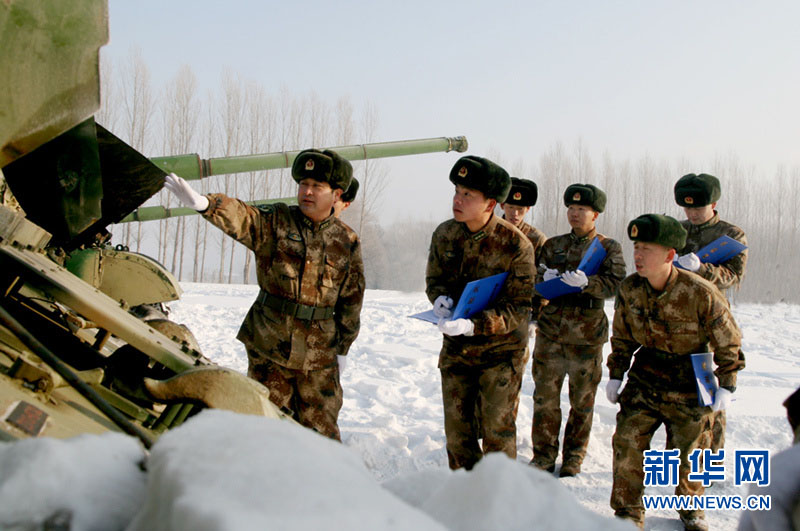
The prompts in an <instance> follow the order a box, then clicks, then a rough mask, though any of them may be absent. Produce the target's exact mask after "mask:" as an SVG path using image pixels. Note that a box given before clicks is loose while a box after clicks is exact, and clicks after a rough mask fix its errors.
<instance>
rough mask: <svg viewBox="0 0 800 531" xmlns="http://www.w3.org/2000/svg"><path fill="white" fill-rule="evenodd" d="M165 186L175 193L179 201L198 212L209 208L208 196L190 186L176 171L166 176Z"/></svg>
mask: <svg viewBox="0 0 800 531" xmlns="http://www.w3.org/2000/svg"><path fill="white" fill-rule="evenodd" d="M164 188H166V189H167V190H169V191H170V192H172V193H173V194H175V197H177V198H178V201H180V202H181V203H182V204H184V205H186V206H187V207H191V208H193V209H195V210H197V211H198V212H202V211H203V210H205V209H207V208H208V198H207V197H206V196H204V195H201V194H198V193H197V192H195V191H194V188H192V187H191V186H189V183H187V182H186V181H184V180H183V179H181V178H180V177H178V176H177V175H175V174H174V173H170V174H169V175H167V176H166V177H165V178H164Z"/></svg>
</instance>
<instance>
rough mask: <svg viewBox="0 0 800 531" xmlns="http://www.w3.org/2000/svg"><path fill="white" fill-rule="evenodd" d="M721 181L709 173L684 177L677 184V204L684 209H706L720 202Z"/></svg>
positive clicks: (691, 174)
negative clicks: (705, 207)
mask: <svg viewBox="0 0 800 531" xmlns="http://www.w3.org/2000/svg"><path fill="white" fill-rule="evenodd" d="M720 194H721V189H720V185H719V179H717V178H716V177H714V176H713V175H709V174H707V173H701V174H700V175H695V174H694V173H690V174H688V175H684V176H683V177H681V178H680V179H678V182H676V183H675V202H676V203H678V204H679V205H680V206H682V207H689V208H692V207H704V206H706V205H710V204H711V203H716V202H717V201H718V200H719V196H720Z"/></svg>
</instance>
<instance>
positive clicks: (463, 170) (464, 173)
mask: <svg viewBox="0 0 800 531" xmlns="http://www.w3.org/2000/svg"><path fill="white" fill-rule="evenodd" d="M458 176H459V177H466V176H467V167H466V166H461V168H460V169H459V170H458Z"/></svg>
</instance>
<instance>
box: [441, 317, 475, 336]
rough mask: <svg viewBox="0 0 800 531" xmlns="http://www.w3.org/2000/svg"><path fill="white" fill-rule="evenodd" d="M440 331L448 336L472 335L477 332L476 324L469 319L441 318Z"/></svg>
mask: <svg viewBox="0 0 800 531" xmlns="http://www.w3.org/2000/svg"><path fill="white" fill-rule="evenodd" d="M439 331H440V332H441V333H443V334H447V335H448V336H461V335H464V336H471V335H472V334H473V333H474V332H475V325H474V324H473V323H472V321H470V320H469V319H454V320H452V321H446V320H444V319H439Z"/></svg>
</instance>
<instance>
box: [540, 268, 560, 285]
mask: <svg viewBox="0 0 800 531" xmlns="http://www.w3.org/2000/svg"><path fill="white" fill-rule="evenodd" d="M560 274H561V273H559V272H558V269H550V268H549V267H547V266H544V275H542V276H543V277H544V281H545V282H547V281H548V280H553V279H554V278H558V275H560Z"/></svg>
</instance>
